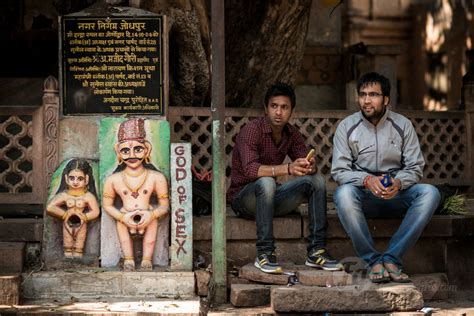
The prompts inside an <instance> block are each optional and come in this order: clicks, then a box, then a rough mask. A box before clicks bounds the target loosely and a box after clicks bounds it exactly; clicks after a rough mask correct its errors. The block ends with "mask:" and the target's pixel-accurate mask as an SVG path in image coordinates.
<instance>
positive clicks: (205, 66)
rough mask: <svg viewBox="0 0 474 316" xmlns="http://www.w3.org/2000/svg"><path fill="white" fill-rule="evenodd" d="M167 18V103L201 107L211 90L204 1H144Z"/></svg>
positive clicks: (143, 3)
mask: <svg viewBox="0 0 474 316" xmlns="http://www.w3.org/2000/svg"><path fill="white" fill-rule="evenodd" d="M140 7H141V8H143V9H145V10H148V11H151V12H156V13H161V14H166V15H167V16H168V17H169V21H170V23H169V64H170V67H169V69H170V74H169V75H170V105H171V106H204V105H205V104H204V103H205V100H206V96H207V95H208V93H209V89H210V66H209V60H210V56H209V51H210V40H209V39H210V35H209V20H208V17H207V14H206V5H205V0H189V1H188V0H144V1H141V2H140Z"/></svg>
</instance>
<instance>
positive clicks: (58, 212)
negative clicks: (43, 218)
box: [46, 193, 67, 219]
mask: <svg viewBox="0 0 474 316" xmlns="http://www.w3.org/2000/svg"><path fill="white" fill-rule="evenodd" d="M65 202H66V197H65V195H64V193H58V194H56V195H55V196H54V197H53V199H52V200H51V201H50V202H49V203H48V206H47V207H46V212H47V213H48V214H49V215H51V216H54V217H57V218H60V219H63V218H64V217H65V215H66V213H67V211H65V210H63V209H62V208H61V205H63V204H64V203H65Z"/></svg>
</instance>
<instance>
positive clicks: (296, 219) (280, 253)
mask: <svg viewBox="0 0 474 316" xmlns="http://www.w3.org/2000/svg"><path fill="white" fill-rule="evenodd" d="M328 207H329V211H328V225H329V226H328V250H329V252H330V253H331V255H332V256H333V257H335V258H337V259H339V260H341V261H342V262H343V263H345V264H348V265H351V264H354V263H357V260H356V259H357V258H356V257H357V256H356V254H355V251H354V247H353V246H352V243H351V241H350V239H349V238H348V237H347V234H346V232H345V231H344V229H343V227H342V225H341V223H340V222H339V218H338V217H337V214H336V213H335V212H334V210H333V209H331V207H330V205H328ZM470 208H472V207H471V206H470ZM302 211H303V213H304V210H302ZM400 222H401V219H370V220H369V221H368V225H369V229H370V232H371V234H372V237H373V239H374V242H375V247H376V248H377V249H385V248H386V247H387V244H388V242H389V240H390V237H391V236H392V235H393V233H394V232H395V231H396V229H397V228H398V227H399V225H400ZM307 225H308V221H307V217H306V216H301V215H298V214H295V215H289V216H285V217H280V218H276V219H275V220H274V221H273V231H274V236H275V239H276V256H277V259H278V261H279V262H280V263H284V262H294V263H297V264H303V263H304V262H305V260H306V247H307V245H308V240H307V236H308V230H307ZM193 227H199V229H195V230H194V231H193V238H194V244H193V246H194V251H195V256H194V258H196V254H197V253H198V254H202V255H203V256H204V257H206V263H205V264H204V266H205V265H207V264H209V263H210V262H211V260H210V256H211V250H212V234H211V232H212V217H211V216H201V217H194V218H193ZM226 238H227V260H228V262H231V263H232V265H233V266H237V267H240V266H244V265H246V264H247V263H249V262H254V260H255V257H256V247H255V243H256V227H255V221H252V220H246V219H243V218H239V217H237V216H236V215H235V214H234V212H233V211H232V210H230V208H228V209H227V219H226ZM473 241H474V212H471V213H469V214H467V215H464V216H456V215H435V216H433V218H432V220H431V222H430V223H429V224H428V226H427V227H426V228H425V230H424V231H423V234H422V236H421V238H420V239H419V240H418V242H417V243H416V245H415V246H414V247H413V248H412V249H410V250H409V251H408V252H407V253H406V255H405V256H404V258H403V263H404V267H403V268H404V271H405V272H406V273H408V274H409V275H413V274H427V273H430V274H431V273H445V274H447V277H448V280H449V283H450V284H451V285H453V286H455V287H456V288H457V290H470V289H473V284H474V274H472V273H466V267H469V266H473V265H474V247H472V242H473ZM356 268H357V267H356Z"/></svg>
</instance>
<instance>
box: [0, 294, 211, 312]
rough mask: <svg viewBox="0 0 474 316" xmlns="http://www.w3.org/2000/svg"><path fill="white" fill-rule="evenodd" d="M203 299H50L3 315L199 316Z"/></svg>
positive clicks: (6, 309)
mask: <svg viewBox="0 0 474 316" xmlns="http://www.w3.org/2000/svg"><path fill="white" fill-rule="evenodd" d="M202 309H203V308H202V307H201V302H200V300H199V298H196V297H192V298H189V299H186V300H180V299H150V298H143V297H134V298H132V299H130V298H127V299H126V300H125V299H123V298H118V299H100V300H97V301H91V302H74V301H70V302H68V303H66V304H60V303H58V302H53V301H50V300H47V301H42V302H34V303H30V302H26V303H22V304H21V305H15V306H14V307H10V306H1V305H0V315H4V314H5V315H54V316H57V315H87V316H105V315H110V316H117V315H167V316H173V315H177V316H199V315H202Z"/></svg>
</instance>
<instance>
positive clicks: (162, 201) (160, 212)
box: [152, 173, 170, 218]
mask: <svg viewBox="0 0 474 316" xmlns="http://www.w3.org/2000/svg"><path fill="white" fill-rule="evenodd" d="M154 190H155V193H156V196H157V197H158V207H156V208H155V209H153V211H152V213H153V217H154V218H160V217H163V216H165V215H166V214H168V212H169V209H170V199H169V192H168V181H166V177H165V176H164V175H163V174H161V173H158V177H157V179H156V181H155V187H154Z"/></svg>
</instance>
